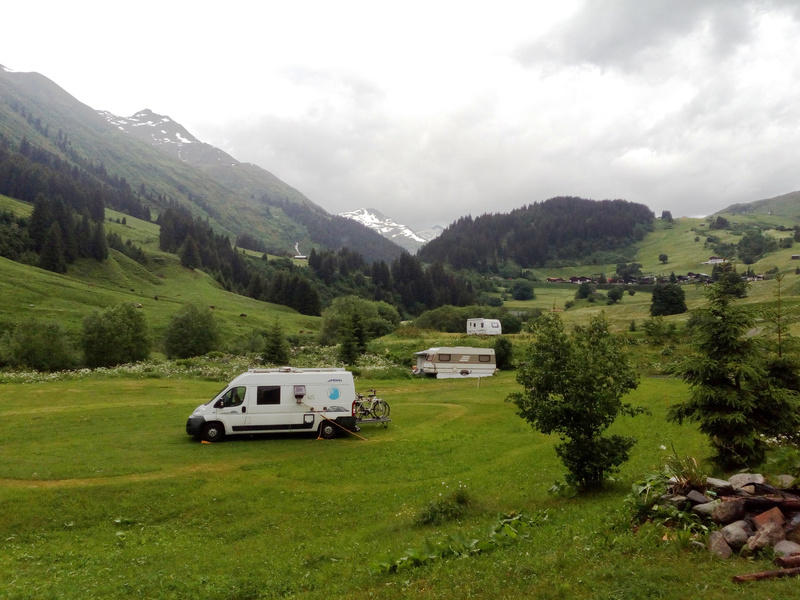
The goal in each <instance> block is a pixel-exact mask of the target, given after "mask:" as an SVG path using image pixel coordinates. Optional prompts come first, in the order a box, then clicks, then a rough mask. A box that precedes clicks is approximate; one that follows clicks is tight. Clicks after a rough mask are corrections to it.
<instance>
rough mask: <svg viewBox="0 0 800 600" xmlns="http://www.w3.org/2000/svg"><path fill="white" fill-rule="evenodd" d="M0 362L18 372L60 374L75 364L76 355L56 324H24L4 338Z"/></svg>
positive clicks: (75, 349) (66, 336)
mask: <svg viewBox="0 0 800 600" xmlns="http://www.w3.org/2000/svg"><path fill="white" fill-rule="evenodd" d="M2 345H3V346H4V349H3V351H2V352H0V354H3V355H5V356H4V357H3V359H0V360H2V362H5V363H7V364H8V365H10V366H12V367H14V368H17V369H22V368H26V369H34V370H36V371H63V370H65V369H72V368H74V367H75V366H77V364H78V351H77V348H75V346H74V344H73V343H72V340H71V339H70V337H69V335H68V334H67V333H66V332H65V331H64V330H63V329H62V327H61V325H60V324H59V323H56V322H48V323H39V322H36V321H25V322H22V323H18V324H17V326H16V327H14V329H13V330H12V331H11V332H9V333H7V334H6V335H5V336H4V337H3V342H2Z"/></svg>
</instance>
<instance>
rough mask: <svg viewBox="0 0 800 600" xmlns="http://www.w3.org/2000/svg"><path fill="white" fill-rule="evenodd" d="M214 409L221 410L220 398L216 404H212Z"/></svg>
mask: <svg viewBox="0 0 800 600" xmlns="http://www.w3.org/2000/svg"><path fill="white" fill-rule="evenodd" d="M214 408H222V399H221V398H220V399H219V400H217V401H216V402H214Z"/></svg>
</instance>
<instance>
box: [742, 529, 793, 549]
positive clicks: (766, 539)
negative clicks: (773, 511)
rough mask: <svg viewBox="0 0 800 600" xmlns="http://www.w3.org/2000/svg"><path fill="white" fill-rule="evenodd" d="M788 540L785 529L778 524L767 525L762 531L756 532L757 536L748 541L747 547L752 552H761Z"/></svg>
mask: <svg viewBox="0 0 800 600" xmlns="http://www.w3.org/2000/svg"><path fill="white" fill-rule="evenodd" d="M785 539H786V533H785V532H784V531H783V527H781V526H780V525H778V524H777V523H772V522H770V523H767V524H766V525H764V526H763V527H762V528H761V529H759V530H758V531H756V533H755V535H754V536H753V537H751V538H750V539H749V540H747V547H748V548H750V550H755V551H757V550H761V549H762V548H767V547H770V546H775V544H777V543H778V542H781V541H783V540H785Z"/></svg>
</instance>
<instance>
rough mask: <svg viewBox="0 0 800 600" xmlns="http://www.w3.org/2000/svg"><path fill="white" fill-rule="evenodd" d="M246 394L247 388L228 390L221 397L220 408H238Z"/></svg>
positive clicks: (240, 387)
mask: <svg viewBox="0 0 800 600" xmlns="http://www.w3.org/2000/svg"><path fill="white" fill-rule="evenodd" d="M246 393H247V388H246V387H244V386H239V387H235V388H231V389H229V390H228V391H227V392H225V395H224V396H223V397H222V406H223V408H227V407H229V406H239V405H240V404H241V403H242V402H244V395H245V394H246Z"/></svg>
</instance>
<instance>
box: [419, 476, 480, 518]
mask: <svg viewBox="0 0 800 600" xmlns="http://www.w3.org/2000/svg"><path fill="white" fill-rule="evenodd" d="M471 501H472V500H471V498H470V496H469V493H468V492H467V488H466V486H464V485H461V484H459V485H458V487H457V488H456V489H455V490H452V491H450V492H448V493H445V494H444V495H442V494H439V497H438V498H436V499H434V500H432V501H431V502H429V503H428V504H427V505H426V506H425V507H424V508H423V509H422V511H421V512H420V514H419V517H417V522H418V523H419V524H420V525H441V524H442V523H446V522H448V521H455V520H457V519H460V518H461V517H462V516H464V513H465V512H466V510H467V508H468V507H469V505H470V502H471Z"/></svg>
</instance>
